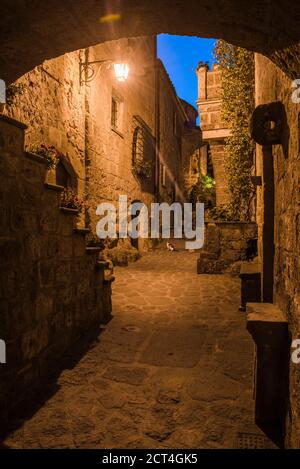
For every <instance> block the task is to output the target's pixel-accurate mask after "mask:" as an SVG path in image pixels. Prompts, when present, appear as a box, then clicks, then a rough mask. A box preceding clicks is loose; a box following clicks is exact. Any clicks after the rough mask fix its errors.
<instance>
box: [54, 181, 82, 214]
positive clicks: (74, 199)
mask: <svg viewBox="0 0 300 469" xmlns="http://www.w3.org/2000/svg"><path fill="white" fill-rule="evenodd" d="M60 206H61V207H62V208H68V209H71V210H78V212H82V211H83V210H84V207H85V204H84V201H83V199H81V198H80V197H78V195H77V193H76V192H75V191H74V189H72V188H71V187H65V188H64V190H63V192H62V193H61V200H60Z"/></svg>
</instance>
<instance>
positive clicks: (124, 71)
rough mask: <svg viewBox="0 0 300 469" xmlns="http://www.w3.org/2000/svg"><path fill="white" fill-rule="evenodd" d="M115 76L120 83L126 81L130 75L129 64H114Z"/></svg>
mask: <svg viewBox="0 0 300 469" xmlns="http://www.w3.org/2000/svg"><path fill="white" fill-rule="evenodd" d="M114 69H115V75H116V79H117V80H118V81H126V80H127V78H128V74H129V67H128V65H127V64H125V63H123V64H114Z"/></svg>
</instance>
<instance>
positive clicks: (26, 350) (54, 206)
mask: <svg viewBox="0 0 300 469" xmlns="http://www.w3.org/2000/svg"><path fill="white" fill-rule="evenodd" d="M120 62H126V63H128V66H129V69H130V74H129V77H128V80H126V81H118V80H117V79H116V77H115V75H114V73H113V72H114V67H113V64H114V63H120ZM13 89H14V95H13V98H12V100H11V101H9V102H8V103H7V105H6V106H5V108H4V113H3V114H2V115H0V146H1V152H2V155H3V156H2V155H1V165H2V170H3V171H2V173H1V186H2V187H4V186H5V187H6V189H5V191H4V192H3V193H2V198H1V201H2V203H3V205H2V206H1V207H2V209H3V210H2V212H3V213H4V215H3V217H2V218H1V222H2V224H3V231H2V238H1V240H2V241H1V253H2V254H3V265H4V266H6V268H7V269H8V270H9V272H10V273H9V275H8V276H6V274H5V272H4V271H2V272H1V295H2V296H1V301H2V300H3V301H4V302H5V305H6V306H5V308H6V309H5V311H4V316H5V317H3V316H2V311H1V339H2V337H3V339H4V340H5V343H6V344H7V347H8V349H9V351H8V354H9V356H10V357H11V354H12V353H15V354H17V355H18V356H19V359H18V360H16V362H15V363H13V364H12V365H11V367H10V369H9V372H8V374H5V377H6V378H7V379H6V380H4V381H2V382H1V386H2V387H1V389H0V395H1V399H2V398H3V400H4V401H5V402H6V401H7V399H8V396H9V395H10V393H11V390H12V388H13V389H14V402H15V403H18V401H19V398H20V396H21V394H22V393H23V397H25V394H26V392H27V388H28V392H30V391H29V389H32V388H34V387H35V386H36V385H37V386H38V385H40V383H41V380H42V379H43V373H44V371H42V369H44V370H50V369H53V368H54V367H55V362H56V360H59V359H60V358H61V357H62V355H63V353H64V351H65V350H66V349H67V348H68V347H69V346H71V345H72V344H73V343H74V342H75V341H76V340H78V339H79V338H80V337H81V336H82V335H84V334H85V333H86V332H87V331H88V330H90V329H91V328H93V327H95V325H97V324H98V325H99V324H101V323H105V322H107V321H108V320H109V319H110V315H111V283H112V281H113V280H114V277H113V275H112V271H111V263H110V262H108V261H110V260H112V261H113V263H115V264H121V265H126V264H127V263H128V262H129V261H131V260H135V259H136V258H137V257H138V255H139V253H140V252H143V251H145V250H148V249H149V248H151V247H152V244H151V243H152V240H147V239H145V240H144V239H137V240H136V239H124V240H123V239H122V240H119V239H117V238H116V239H109V240H107V242H106V243H105V245H103V243H102V242H100V241H99V239H98V238H97V237H96V225H97V222H98V220H99V217H98V216H97V215H96V209H97V206H98V205H99V204H100V203H102V202H110V203H113V204H115V205H117V204H118V201H119V196H120V195H126V196H127V199H128V204H130V203H132V202H142V203H144V204H145V205H146V206H147V207H148V209H149V208H150V204H151V203H152V202H154V201H160V202H164V201H165V202H173V201H175V200H179V201H181V202H183V201H184V186H183V182H184V181H183V178H182V176H181V175H182V165H183V161H184V158H185V157H186V158H187V157H188V153H189V152H190V147H189V146H187V147H186V148H184V146H183V144H182V142H183V140H185V141H187V140H188V136H189V135H190V134H191V133H192V132H193V129H191V128H190V127H191V118H190V119H189V117H188V116H187V114H186V112H185V108H188V104H187V103H185V106H183V104H182V102H181V101H180V99H179V98H178V97H177V95H176V92H175V89H174V87H173V85H172V83H171V80H170V78H169V76H168V74H167V72H166V70H165V68H164V66H163V64H162V63H161V62H160V61H159V60H157V57H156V38H153V37H149V38H137V39H121V40H119V41H114V42H107V43H105V44H100V45H97V46H93V47H90V48H88V49H85V50H79V51H76V52H72V53H69V54H65V55H63V56H61V57H58V58H55V59H52V60H48V61H45V62H43V64H42V65H40V66H38V67H36V68H35V69H33V70H32V71H31V72H29V73H27V74H25V75H24V76H23V77H21V78H20V79H19V80H18V82H17V83H16V84H15V85H14V88H13ZM187 132H188V134H187ZM198 141H199V135H198V140H197V142H198ZM41 145H44V146H49V145H50V146H54V147H55V148H56V149H57V150H58V151H59V152H60V153H61V157H60V159H59V162H58V163H57V164H56V166H54V167H53V166H51V167H49V165H48V163H47V160H46V159H45V158H42V157H41V156H39V155H38V154H36V153H35V149H36V147H40V146H41ZM184 152H185V153H186V154H184ZM145 168H147V171H146V172H144V169H145ZM15 185H16V187H15V189H14V186H15ZM65 189H67V190H68V191H69V189H72V191H73V194H74V197H77V198H78V199H79V200H84V203H85V206H84V209H83V211H82V212H80V211H79V210H78V209H77V208H76V207H73V206H71V207H69V206H67V207H66V206H64V205H62V204H61V201H60V198H61V194H62V193H64V192H63V191H64V190H65ZM2 212H1V213H2ZM149 216H150V210H149ZM129 220H130V218H129V217H128V221H129ZM154 241H155V240H154ZM13 253H14V254H13ZM11 255H12V257H11ZM20 256H21V259H22V260H21V261H20ZM26 272H27V273H26ZM26 279H27V280H26ZM26 282H27V287H26V286H25V284H26ZM16 291H20V295H17V294H15V292H16ZM1 304H2V303H1ZM85 304H86V306H85ZM83 309H84V312H83V313H82V315H81V314H80V311H81V310H83ZM21 310H22V318H19V319H20V320H18V319H17V316H14V319H15V320H16V321H19V325H18V328H17V331H16V330H14V329H13V327H12V323H11V320H10V318H9V317H8V315H9V311H13V312H14V313H13V314H14V315H18V314H19V313H20V311H21ZM18 312H19V313H18ZM20 314H21V313H20ZM41 317H42V319H38V318H41ZM26 318H28V321H27V319H26ZM2 326H3V327H2ZM1 371H2V370H1ZM45 372H46V371H45ZM24 380H26V385H25V384H24ZM24 387H26V389H25V391H24ZM22 388H23V391H21V390H22ZM7 411H8V412H9V405H8V406H7Z"/></svg>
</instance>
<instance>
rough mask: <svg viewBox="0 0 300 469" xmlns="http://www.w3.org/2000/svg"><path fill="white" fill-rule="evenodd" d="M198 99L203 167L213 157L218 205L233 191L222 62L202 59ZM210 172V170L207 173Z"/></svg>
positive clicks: (226, 199) (224, 202)
mask: <svg viewBox="0 0 300 469" xmlns="http://www.w3.org/2000/svg"><path fill="white" fill-rule="evenodd" d="M196 73H197V77H198V100H197V106H198V110H199V115H200V127H201V130H202V139H203V143H205V146H203V148H202V153H201V158H202V161H203V163H202V164H203V167H204V168H205V167H206V166H207V162H209V160H211V164H212V168H213V176H214V179H215V181H216V203H217V205H220V204H226V203H227V202H229V193H228V188H227V183H226V176H225V171H224V143H225V142H224V139H225V138H226V137H228V136H229V133H230V131H229V130H228V129H227V128H226V127H225V125H224V123H223V122H222V115H221V113H222V100H221V73H222V72H221V70H220V67H219V65H216V64H213V66H212V69H211V70H209V68H208V66H207V65H206V64H203V63H201V62H200V63H199V66H198V68H197V71H196ZM204 174H206V173H204Z"/></svg>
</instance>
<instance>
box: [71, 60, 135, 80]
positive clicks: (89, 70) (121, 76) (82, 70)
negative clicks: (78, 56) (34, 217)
mask: <svg viewBox="0 0 300 469" xmlns="http://www.w3.org/2000/svg"><path fill="white" fill-rule="evenodd" d="M97 65H98V68H97V67H96V66H97ZM102 68H106V69H107V70H109V69H111V68H113V69H114V74H115V78H116V80H118V81H120V82H124V81H126V80H127V78H128V75H129V66H128V64H127V63H125V62H122V63H115V62H112V61H111V60H94V61H92V62H83V61H82V60H80V63H79V80H80V86H82V85H84V84H87V83H90V82H91V81H93V80H94V79H95V78H96V76H97V75H98V73H99V72H100V71H101V69H102Z"/></svg>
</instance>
